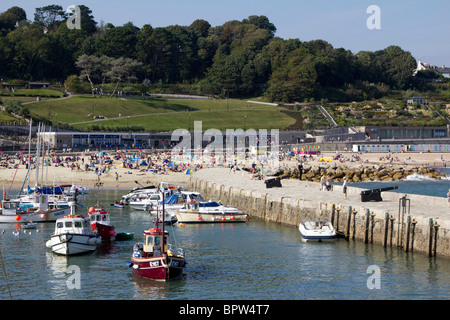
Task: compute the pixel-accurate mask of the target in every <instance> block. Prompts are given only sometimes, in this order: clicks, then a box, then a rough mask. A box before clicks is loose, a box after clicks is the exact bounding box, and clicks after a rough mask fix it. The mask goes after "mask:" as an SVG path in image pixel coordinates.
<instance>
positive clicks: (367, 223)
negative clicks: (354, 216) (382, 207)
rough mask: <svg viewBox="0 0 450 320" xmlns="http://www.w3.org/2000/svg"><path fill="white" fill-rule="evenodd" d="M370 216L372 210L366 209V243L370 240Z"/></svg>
mask: <svg viewBox="0 0 450 320" xmlns="http://www.w3.org/2000/svg"><path fill="white" fill-rule="evenodd" d="M369 217H370V211H369V209H366V229H365V230H364V243H368V242H369V223H370V220H369Z"/></svg>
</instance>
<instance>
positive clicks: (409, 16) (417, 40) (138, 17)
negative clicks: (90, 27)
mask: <svg viewBox="0 0 450 320" xmlns="http://www.w3.org/2000/svg"><path fill="white" fill-rule="evenodd" d="M51 4H58V5H60V6H62V7H63V8H64V9H67V8H68V7H69V6H70V5H76V4H83V5H85V6H87V7H89V8H90V9H91V10H92V15H93V16H94V20H95V21H97V22H99V23H100V22H101V21H103V22H104V23H112V24H113V25H115V26H121V25H123V24H125V23H127V22H132V23H133V24H134V25H136V26H137V27H142V26H143V25H144V24H150V25H151V26H152V27H167V26H169V25H181V26H188V25H190V24H191V23H192V22H193V21H195V20H196V19H204V20H206V21H208V22H209V23H210V24H211V25H212V26H218V25H222V24H224V23H225V22H227V21H230V20H243V19H245V18H247V17H248V16H250V15H264V16H266V17H268V18H269V20H270V22H272V23H273V24H274V25H275V26H276V28H277V32H276V34H275V35H276V36H278V37H280V38H283V39H290V38H296V39H300V40H301V41H310V40H317V39H321V40H325V41H327V42H329V43H330V44H331V45H333V47H335V48H344V49H347V50H351V51H352V52H353V53H357V52H359V51H363V50H367V51H376V50H382V49H384V48H386V47H388V46H390V45H398V46H400V47H401V48H402V49H403V50H406V51H409V52H411V54H412V55H413V57H414V58H416V59H417V60H421V61H424V62H428V63H431V64H434V65H437V66H442V65H447V66H450V41H449V40H450V19H449V13H450V1H449V0H395V1H393V0H370V1H367V0H340V1H336V0H312V1H303V0H276V1H275V0H272V1H268V0H226V1H222V0H191V1H181V0H127V1H125V0H80V2H79V3H77V1H75V0H8V1H6V0H2V1H1V3H0V12H4V11H6V10H7V9H8V8H10V7H12V6H19V7H21V8H22V9H24V10H25V11H26V13H27V18H28V19H29V20H34V12H35V9H36V8H38V7H43V6H46V5H51ZM371 5H376V6H378V8H379V15H374V12H373V11H370V12H369V13H367V9H368V7H369V6H371ZM372 18H375V19H376V20H372ZM378 18H379V19H378ZM368 20H369V22H372V21H375V22H379V26H380V28H379V29H373V28H372V29H370V28H368V26H367V21H368Z"/></svg>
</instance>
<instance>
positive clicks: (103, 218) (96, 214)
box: [89, 209, 110, 225]
mask: <svg viewBox="0 0 450 320" xmlns="http://www.w3.org/2000/svg"><path fill="white" fill-rule="evenodd" d="M89 218H90V220H91V224H94V223H101V224H108V225H109V224H110V219H109V212H106V211H104V210H102V209H93V210H92V209H89Z"/></svg>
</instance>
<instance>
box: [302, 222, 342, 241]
mask: <svg viewBox="0 0 450 320" xmlns="http://www.w3.org/2000/svg"><path fill="white" fill-rule="evenodd" d="M298 229H299V232H300V235H301V237H302V241H304V242H309V241H317V242H320V241H331V240H334V239H336V231H335V230H334V228H332V226H327V227H326V228H324V229H308V228H307V227H305V225H304V224H303V223H300V225H299V227H298Z"/></svg>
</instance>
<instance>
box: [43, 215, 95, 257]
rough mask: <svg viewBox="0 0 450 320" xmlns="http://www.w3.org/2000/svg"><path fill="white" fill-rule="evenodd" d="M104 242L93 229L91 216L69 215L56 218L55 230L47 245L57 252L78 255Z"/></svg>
mask: <svg viewBox="0 0 450 320" xmlns="http://www.w3.org/2000/svg"><path fill="white" fill-rule="evenodd" d="M101 242H102V240H101V237H100V236H99V235H97V234H95V233H94V232H93V231H92V228H91V224H90V221H89V218H84V217H83V216H79V215H68V216H65V217H63V218H60V219H58V220H56V223H55V232H54V233H53V234H52V235H51V237H50V240H48V241H47V242H46V244H45V246H46V247H47V248H49V249H52V251H53V252H54V253H56V254H60V255H66V256H69V255H77V254H82V253H87V252H92V251H95V250H96V249H97V246H98V245H99V244H100V243H101Z"/></svg>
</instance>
